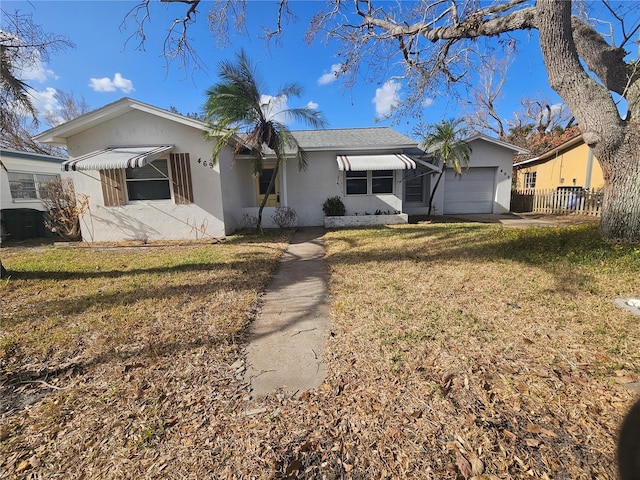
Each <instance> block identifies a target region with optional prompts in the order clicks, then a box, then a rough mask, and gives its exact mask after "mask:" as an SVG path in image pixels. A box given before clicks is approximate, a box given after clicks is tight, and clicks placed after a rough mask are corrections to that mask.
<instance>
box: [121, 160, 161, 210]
mask: <svg viewBox="0 0 640 480" xmlns="http://www.w3.org/2000/svg"><path fill="white" fill-rule="evenodd" d="M125 179H126V183H127V196H128V199H129V201H135V200H170V199H171V186H170V184H169V165H168V162H167V160H166V159H158V160H154V161H153V162H151V163H148V164H147V165H145V166H143V167H137V168H127V169H126V171H125Z"/></svg>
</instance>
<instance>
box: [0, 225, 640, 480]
mask: <svg viewBox="0 0 640 480" xmlns="http://www.w3.org/2000/svg"><path fill="white" fill-rule="evenodd" d="M284 241H286V238H285V237H275V238H274V237H271V238H266V239H263V238H260V241H256V239H255V238H253V237H249V238H247V237H243V238H237V239H233V240H231V241H228V242H226V243H225V244H222V245H215V246H193V247H167V248H149V249H145V250H143V249H141V248H138V249H135V250H133V251H129V250H123V251H118V250H112V249H109V250H107V249H105V250H91V251H78V250H60V249H50V248H49V249H43V250H39V251H33V250H15V251H13V250H9V249H3V251H2V258H3V262H4V263H5V264H6V266H7V267H9V268H10V269H11V270H12V271H13V272H14V278H13V279H12V280H11V281H10V282H4V283H3V284H2V285H1V286H0V288H1V289H2V290H1V293H2V299H1V300H0V308H1V310H0V336H1V337H0V338H1V340H0V342H1V343H0V358H1V360H0V367H1V368H2V370H1V371H0V381H1V382H2V389H3V392H2V393H3V394H6V395H3V396H2V397H1V398H2V399H3V400H2V402H3V403H2V405H3V407H4V410H3V413H2V417H1V419H0V453H1V454H0V476H3V477H7V478H22V477H25V476H27V475H35V476H42V477H54V476H64V477H65V478H143V477H144V478H183V477H194V478H227V477H228V478H283V477H284V478H354V479H355V478H438V479H440V478H445V479H460V478H470V477H471V476H473V475H476V476H478V475H481V474H484V475H485V477H482V478H554V479H562V478H567V479H568V478H601V479H606V478H616V475H615V461H614V455H613V452H614V445H615V438H616V432H617V428H618V425H619V423H620V421H621V418H622V415H623V413H624V411H625V410H626V409H627V408H628V407H629V405H630V404H631V402H632V398H633V395H632V392H630V391H629V390H627V389H626V388H625V387H624V385H623V383H625V382H630V381H637V378H638V374H640V322H639V321H638V317H634V316H632V315H630V314H629V313H627V312H625V311H624V310H622V309H618V308H617V307H615V306H614V305H613V303H612V302H613V300H614V299H615V298H617V297H631V296H636V297H637V296H640V291H639V289H640V284H638V278H639V277H640V250H639V249H638V247H637V246H636V247H633V246H618V245H608V244H606V243H604V242H602V241H601V239H600V238H599V236H598V233H597V230H596V228H594V227H593V226H576V227H569V228H563V229H555V228H535V229H524V230H522V229H503V228H501V227H499V226H485V225H478V224H466V223H455V224H430V225H407V226H399V227H392V228H377V229H361V230H346V231H336V232H329V233H327V234H326V235H325V243H326V246H327V260H328V266H329V272H330V292H331V311H332V319H331V334H330V337H329V339H328V346H327V351H326V352H325V357H326V360H327V362H328V364H329V377H328V378H327V380H326V381H325V383H324V384H323V385H322V386H321V387H320V388H319V389H317V390H316V391H314V392H308V393H305V394H304V395H303V396H302V398H301V399H299V400H294V399H291V398H288V397H286V396H284V395H282V394H279V393H274V395H272V396H270V397H268V398H267V399H265V400H264V401H261V402H260V403H259V404H255V402H252V401H250V400H248V399H247V398H246V390H245V386H244V385H243V384H242V381H241V380H240V378H239V377H238V371H237V369H236V368H235V367H234V366H233V364H234V362H235V361H236V360H237V359H238V358H240V357H241V355H242V347H243V345H244V342H245V341H246V327H247V323H248V319H249V318H251V315H252V313H251V312H252V311H253V309H254V308H255V305H256V302H257V299H258V296H259V292H260V291H261V290H262V288H263V287H264V285H265V282H266V281H267V279H268V276H269V274H270V272H271V271H272V269H273V266H274V262H275V260H276V259H277V258H278V257H279V255H280V253H281V251H282V249H283V248H284ZM7 398H8V399H10V401H6V400H5V399H7Z"/></svg>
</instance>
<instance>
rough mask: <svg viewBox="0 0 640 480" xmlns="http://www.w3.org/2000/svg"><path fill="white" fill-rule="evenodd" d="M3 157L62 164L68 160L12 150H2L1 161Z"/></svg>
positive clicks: (0, 151)
mask: <svg viewBox="0 0 640 480" xmlns="http://www.w3.org/2000/svg"><path fill="white" fill-rule="evenodd" d="M2 157H5V158H20V159H25V160H40V161H45V162H55V163H62V162H64V161H65V160H67V158H66V157H55V156H53V155H47V154H45V153H32V152H22V151H19V150H11V149H8V148H0V159H2Z"/></svg>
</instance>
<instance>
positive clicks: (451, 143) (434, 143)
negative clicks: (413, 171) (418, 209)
mask: <svg viewBox="0 0 640 480" xmlns="http://www.w3.org/2000/svg"><path fill="white" fill-rule="evenodd" d="M461 123H462V120H461V119H454V118H451V119H449V120H442V121H441V122H440V123H437V124H434V125H431V126H430V127H429V129H428V131H427V135H426V137H425V139H424V140H423V141H422V143H421V145H420V146H421V147H422V149H423V150H425V151H426V152H427V153H431V154H432V155H433V156H434V157H435V158H436V160H437V162H438V163H439V165H440V167H441V168H442V170H441V171H440V175H438V180H436V184H435V186H434V187H433V190H432V191H431V196H430V197H429V216H431V209H432V206H433V197H434V196H435V193H436V190H437V189H438V185H439V184H440V180H441V179H442V175H443V174H444V171H445V168H446V167H450V168H452V169H453V171H454V172H455V173H456V175H462V166H463V165H464V166H465V167H467V168H468V167H469V159H470V158H471V147H470V146H469V144H468V143H467V142H465V141H464V140H462V137H463V136H464V129H463V128H461V127H460V124H461Z"/></svg>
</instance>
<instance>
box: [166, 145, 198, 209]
mask: <svg viewBox="0 0 640 480" xmlns="http://www.w3.org/2000/svg"><path fill="white" fill-rule="evenodd" d="M170 160H171V177H172V179H173V196H174V199H175V202H176V203H193V185H192V183H191V164H190V163H189V154H188V153H172V154H171V155H170Z"/></svg>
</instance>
